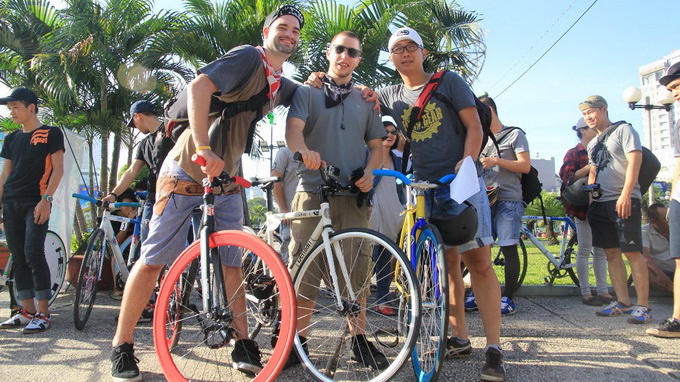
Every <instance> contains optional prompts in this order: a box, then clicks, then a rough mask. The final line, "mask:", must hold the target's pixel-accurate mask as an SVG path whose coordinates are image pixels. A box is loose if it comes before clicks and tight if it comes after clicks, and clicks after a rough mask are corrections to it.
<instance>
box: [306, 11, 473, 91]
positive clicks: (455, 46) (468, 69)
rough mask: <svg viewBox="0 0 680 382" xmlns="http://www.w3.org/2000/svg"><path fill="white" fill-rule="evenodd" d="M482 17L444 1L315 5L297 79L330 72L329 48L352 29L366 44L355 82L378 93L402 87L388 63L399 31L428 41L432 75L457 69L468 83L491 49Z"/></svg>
mask: <svg viewBox="0 0 680 382" xmlns="http://www.w3.org/2000/svg"><path fill="white" fill-rule="evenodd" d="M477 22H478V16H477V15H476V14H474V13H472V12H468V11H465V10H463V9H462V8H460V6H458V5H457V4H456V3H455V2H450V1H444V0H418V1H414V0H367V1H364V2H362V3H359V4H358V5H356V6H354V7H352V6H347V5H342V4H338V3H337V2H336V1H335V0H320V1H315V2H313V3H312V4H311V5H310V6H309V7H308V9H307V25H309V26H308V27H306V28H304V29H303V31H302V39H303V41H304V44H303V45H302V48H303V49H302V50H303V51H302V53H301V54H300V55H298V56H296V57H294V60H295V59H296V58H297V61H296V63H297V64H298V72H297V73H296V74H295V77H296V79H298V80H300V81H304V80H305V79H306V78H307V76H308V75H309V73H310V72H312V71H325V70H326V69H327V65H328V63H327V61H326V58H325V47H326V44H327V43H328V42H329V41H330V39H331V38H332V37H333V36H334V35H335V34H336V33H338V32H341V31H343V30H351V31H353V32H355V33H356V34H357V35H358V36H359V37H360V38H361V40H362V51H363V52H362V61H361V64H360V65H359V67H357V69H356V70H355V72H354V75H353V78H354V79H355V80H356V81H357V82H359V83H362V84H365V85H368V86H370V87H373V88H379V87H382V86H384V85H388V84H393V83H396V82H398V80H399V76H398V74H397V73H396V71H395V70H394V68H393V67H392V66H391V65H390V64H389V62H388V60H387V41H388V40H389V37H390V35H391V33H392V31H393V30H395V29H397V28H399V27H402V26H410V27H412V28H414V29H416V30H417V31H418V33H419V34H420V35H421V37H422V38H423V42H424V44H425V48H427V49H428V50H429V51H430V55H429V56H428V59H427V60H426V62H425V68H426V70H428V71H432V70H434V69H438V68H442V69H452V70H455V71H457V72H458V73H460V74H461V75H462V76H463V77H464V78H465V79H467V80H468V82H472V81H473V80H474V78H476V75H477V73H478V72H479V70H481V67H482V64H483V58H484V54H485V47H484V42H483V34H482V32H481V29H480V28H479V26H478V24H477Z"/></svg>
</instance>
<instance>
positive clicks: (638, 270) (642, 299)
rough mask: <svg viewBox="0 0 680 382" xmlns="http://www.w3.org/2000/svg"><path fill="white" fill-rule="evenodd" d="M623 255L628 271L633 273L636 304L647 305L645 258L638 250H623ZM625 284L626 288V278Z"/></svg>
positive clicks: (647, 280) (647, 289) (647, 286)
mask: <svg viewBox="0 0 680 382" xmlns="http://www.w3.org/2000/svg"><path fill="white" fill-rule="evenodd" d="M624 255H625V256H626V258H627V259H628V263H629V264H630V273H631V274H632V275H633V284H634V286H635V294H637V304H638V305H642V306H646V307H649V274H648V272H647V264H646V263H645V259H644V257H642V253H640V252H625V253H624ZM625 286H626V288H628V280H627V279H626V283H625Z"/></svg>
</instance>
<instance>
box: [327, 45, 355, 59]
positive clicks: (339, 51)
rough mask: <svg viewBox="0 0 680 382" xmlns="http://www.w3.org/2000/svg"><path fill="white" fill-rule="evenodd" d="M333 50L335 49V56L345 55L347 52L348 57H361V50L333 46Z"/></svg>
mask: <svg viewBox="0 0 680 382" xmlns="http://www.w3.org/2000/svg"><path fill="white" fill-rule="evenodd" d="M331 49H333V51H334V52H335V54H343V53H344V52H345V51H347V55H348V56H350V57H352V58H357V57H359V56H360V55H361V51H360V50H359V49H354V48H348V47H346V46H344V45H333V46H331Z"/></svg>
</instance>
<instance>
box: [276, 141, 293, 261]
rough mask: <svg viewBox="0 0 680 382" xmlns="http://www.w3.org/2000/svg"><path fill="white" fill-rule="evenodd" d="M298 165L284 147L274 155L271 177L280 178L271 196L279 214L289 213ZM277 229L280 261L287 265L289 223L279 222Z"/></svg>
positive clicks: (288, 150)
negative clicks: (279, 238) (279, 241)
mask: <svg viewBox="0 0 680 382" xmlns="http://www.w3.org/2000/svg"><path fill="white" fill-rule="evenodd" d="M298 165H299V163H298V162H296V161H295V160H293V153H292V152H290V149H288V147H284V148H282V149H281V150H279V152H278V153H276V158H274V167H273V168H272V174H271V175H272V176H278V177H281V181H280V182H276V183H274V188H273V189H272V194H273V196H274V200H275V201H276V205H277V206H278V207H279V212H281V213H286V212H290V206H291V204H292V203H293V198H294V197H295V189H296V188H297V184H298V177H297V168H298ZM280 227H281V228H280V229H279V236H280V237H281V251H280V253H281V260H283V263H284V264H288V244H290V223H289V222H288V221H282V222H281V226H280Z"/></svg>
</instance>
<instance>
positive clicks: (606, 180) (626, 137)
mask: <svg viewBox="0 0 680 382" xmlns="http://www.w3.org/2000/svg"><path fill="white" fill-rule="evenodd" d="M611 128H615V127H614V126H610V127H609V128H608V129H611ZM608 129H607V130H608ZM607 130H605V132H604V133H602V134H600V135H598V136H597V137H596V138H595V139H593V140H591V141H590V143H589V144H588V161H589V164H590V165H591V166H598V167H597V168H598V170H599V172H598V173H597V179H596V180H595V182H596V183H599V184H600V189H601V190H602V196H601V197H600V198H599V199H597V200H595V202H608V201H611V200H617V199H618V198H619V196H621V191H622V190H623V185H624V183H625V181H626V168H627V167H628V159H626V154H628V153H629V152H631V151H636V150H637V151H641V150H642V145H641V144H640V136H639V135H638V133H637V132H636V131H635V129H633V126H631V125H629V124H627V123H624V124H622V125H620V126H618V128H616V130H614V132H613V133H611V134H610V135H609V138H608V139H607V142H606V144H605V146H606V148H607V150H604V149H603V150H599V151H598V152H597V153H594V151H595V146H596V145H597V142H599V141H600V140H601V139H602V136H603V135H604V134H605V133H606V132H607ZM594 154H595V155H596V157H595V160H593V155H594ZM630 196H631V198H635V199H642V196H641V194H640V185H639V184H638V183H637V182H636V184H635V188H634V189H633V192H632V193H631V195H630Z"/></svg>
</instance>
